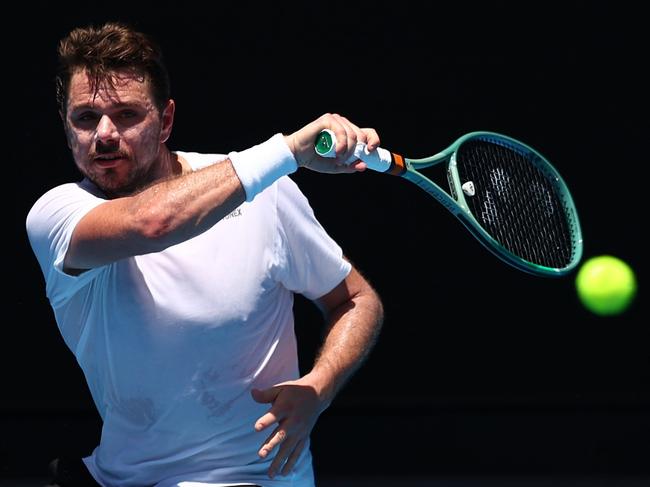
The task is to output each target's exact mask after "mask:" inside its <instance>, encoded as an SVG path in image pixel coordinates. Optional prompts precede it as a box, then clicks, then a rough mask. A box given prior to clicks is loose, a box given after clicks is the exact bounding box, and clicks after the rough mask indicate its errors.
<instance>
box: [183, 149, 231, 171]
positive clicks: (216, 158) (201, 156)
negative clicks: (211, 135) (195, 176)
mask: <svg viewBox="0 0 650 487" xmlns="http://www.w3.org/2000/svg"><path fill="white" fill-rule="evenodd" d="M173 153H174V154H176V155H178V156H179V157H182V158H183V159H184V160H185V161H187V163H188V164H189V165H190V167H191V168H192V169H193V170H194V171H196V170H197V169H201V168H203V167H207V166H210V165H212V164H215V163H217V162H222V161H224V160H225V159H227V157H228V156H227V155H226V154H216V153H214V154H212V153H204V152H191V151H182V150H175V151H173Z"/></svg>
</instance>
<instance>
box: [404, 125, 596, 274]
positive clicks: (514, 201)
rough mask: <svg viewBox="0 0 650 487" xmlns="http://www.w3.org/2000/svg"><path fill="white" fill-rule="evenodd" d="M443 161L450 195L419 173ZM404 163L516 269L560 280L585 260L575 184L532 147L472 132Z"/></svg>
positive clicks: (408, 174)
mask: <svg viewBox="0 0 650 487" xmlns="http://www.w3.org/2000/svg"><path fill="white" fill-rule="evenodd" d="M442 162H446V163H447V179H448V182H449V189H450V194H449V195H442V194H441V193H442V190H441V188H440V187H439V186H438V185H436V184H435V183H434V182H433V181H431V180H429V179H428V178H426V177H425V176H424V175H422V174H421V173H420V172H419V171H420V170H422V169H424V168H426V167H429V166H433V165H436V164H440V163H442ZM406 166H407V171H406V172H405V174H404V177H406V178H407V179H411V180H412V181H414V182H416V183H417V184H418V185H419V186H420V187H422V188H423V189H426V190H427V191H428V192H429V193H431V194H433V195H434V196H435V197H436V198H437V199H438V200H439V201H440V202H441V203H442V204H443V205H444V206H445V207H447V209H449V210H450V211H452V213H454V214H455V215H456V216H457V217H458V218H459V219H460V220H461V222H462V223H463V224H464V225H465V226H466V227H467V228H468V230H470V232H471V233H472V234H473V235H474V236H475V237H476V238H477V239H478V240H479V241H480V242H481V243H482V244H483V245H484V246H485V247H487V248H488V250H490V251H491V252H493V253H494V254H495V255H496V256H497V257H499V258H501V259H502V260H504V261H505V262H507V263H509V264H511V265H512V266H514V267H516V268H518V269H520V270H522V271H525V272H529V273H531V274H535V275H541V276H551V277H559V276H563V275H565V274H567V273H569V272H571V271H572V270H573V269H574V268H575V267H576V266H577V265H578V263H579V262H580V260H581V258H582V247H583V243H582V232H581V228H580V221H579V218H578V212H577V210H576V206H575V204H574V201H573V198H572V196H571V193H570V191H569V188H568V186H567V184H566V182H565V181H564V179H563V178H562V177H561V175H560V174H559V172H558V171H557V170H556V169H555V168H554V167H553V165H552V164H551V163H550V162H549V160H548V159H546V158H545V157H544V156H543V155H542V154H541V153H539V152H538V151H537V150H535V149H533V148H532V147H530V146H528V145H527V144H525V143H523V142H521V141H519V140H516V139H514V138H512V137H509V136H506V135H503V134H499V133H495V132H485V131H481V132H470V133H468V134H465V135H463V136H462V137H460V138H459V139H457V140H456V141H455V142H454V143H453V144H451V145H450V146H449V147H447V148H446V149H445V150H444V151H442V152H440V153H438V154H436V155H434V156H431V157H428V158H424V159H406ZM433 187H435V189H432V188H433Z"/></svg>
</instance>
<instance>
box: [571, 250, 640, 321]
mask: <svg viewBox="0 0 650 487" xmlns="http://www.w3.org/2000/svg"><path fill="white" fill-rule="evenodd" d="M575 284H576V290H577V292H578V297H579V298H580V301H581V302H582V304H583V305H584V306H585V308H587V309H588V310H589V311H591V312H593V313H595V314H597V315H601V316H611V315H617V314H620V313H622V312H623V311H625V310H626V309H627V308H628V307H629V306H630V304H631V303H632V301H633V300H634V297H635V295H636V289H637V283H636V276H635V275H634V271H633V270H632V268H631V267H630V266H629V265H628V264H627V263H626V262H624V261H623V260H621V259H619V258H618V257H614V256H612V255H599V256H597V257H592V258H590V259H588V260H586V261H585V262H584V263H583V264H582V266H581V267H580V270H579V271H578V274H577V276H576V282H575Z"/></svg>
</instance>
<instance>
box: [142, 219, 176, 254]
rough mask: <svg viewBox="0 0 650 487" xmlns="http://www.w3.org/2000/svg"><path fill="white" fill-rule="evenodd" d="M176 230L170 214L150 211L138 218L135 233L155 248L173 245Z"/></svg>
mask: <svg viewBox="0 0 650 487" xmlns="http://www.w3.org/2000/svg"><path fill="white" fill-rule="evenodd" d="M174 231H175V226H174V219H173V217H172V216H170V215H164V214H160V213H157V212H151V211H149V212H147V213H146V214H143V215H140V217H139V218H137V219H136V225H135V233H136V234H137V235H138V236H139V238H140V239H142V240H144V241H146V242H147V243H148V245H149V246H151V247H152V248H153V249H154V250H162V249H164V248H167V247H169V246H170V245H173V244H174V243H175V242H174V241H173V236H174Z"/></svg>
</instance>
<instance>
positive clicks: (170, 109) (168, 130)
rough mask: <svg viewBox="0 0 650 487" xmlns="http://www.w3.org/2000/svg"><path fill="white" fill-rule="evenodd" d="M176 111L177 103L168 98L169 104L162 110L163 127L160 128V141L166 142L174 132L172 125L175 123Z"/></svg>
mask: <svg viewBox="0 0 650 487" xmlns="http://www.w3.org/2000/svg"><path fill="white" fill-rule="evenodd" d="M175 111H176V104H175V103H174V100H172V99H169V100H167V104H166V105H165V108H164V109H163V112H162V128H161V130H160V143H161V144H164V143H165V142H167V139H169V136H170V135H171V134H172V126H173V125H174V112H175Z"/></svg>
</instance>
